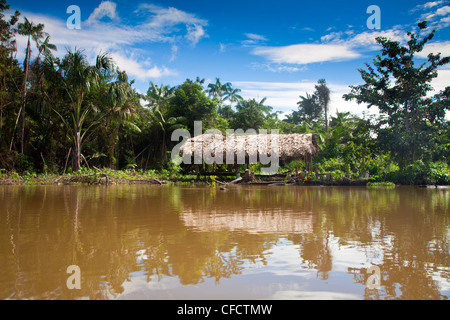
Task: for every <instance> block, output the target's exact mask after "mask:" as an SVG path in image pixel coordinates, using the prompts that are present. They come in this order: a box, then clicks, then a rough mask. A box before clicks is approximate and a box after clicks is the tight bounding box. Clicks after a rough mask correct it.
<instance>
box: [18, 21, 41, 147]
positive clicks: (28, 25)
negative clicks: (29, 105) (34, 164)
mask: <svg viewBox="0 0 450 320" xmlns="http://www.w3.org/2000/svg"><path fill="white" fill-rule="evenodd" d="M17 33H18V34H20V35H22V36H26V37H27V48H26V52H25V60H24V63H23V64H24V78H23V93H22V94H23V97H22V99H23V101H22V106H21V108H20V111H19V115H20V153H23V152H24V138H25V114H26V109H25V106H26V98H27V91H28V81H29V74H30V65H31V40H34V42H35V43H36V46H39V40H40V39H42V38H44V37H45V36H47V34H46V33H45V32H44V25H43V24H42V23H39V24H37V25H36V24H34V23H33V22H31V21H29V20H28V19H27V18H25V21H24V22H22V23H19V24H18V28H17Z"/></svg>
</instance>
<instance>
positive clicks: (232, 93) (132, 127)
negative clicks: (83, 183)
mask: <svg viewBox="0 0 450 320" xmlns="http://www.w3.org/2000/svg"><path fill="white" fill-rule="evenodd" d="M9 9H10V8H9V5H8V4H7V3H6V1H5V0H0V29H1V31H0V32H1V39H0V41H1V45H0V66H1V67H0V169H1V170H2V171H1V172H0V175H2V174H10V173H11V172H14V173H16V174H18V175H22V176H24V175H25V176H26V175H36V174H44V175H50V174H53V175H58V174H59V175H62V174H69V173H73V172H79V171H83V170H85V168H89V169H91V168H109V169H112V170H131V169H132V170H136V171H140V172H147V171H149V170H152V172H163V171H164V172H176V173H177V174H182V173H183V168H182V167H179V166H176V165H175V164H173V163H172V162H171V161H170V159H171V157H170V150H171V149H172V147H173V145H174V144H176V143H177V142H172V141H171V139H170V137H171V133H172V132H173V130H175V129H177V128H185V129H188V130H190V131H193V125H194V121H199V120H201V121H203V129H204V130H207V129H209V128H217V129H219V130H221V131H223V132H225V130H226V129H238V128H240V129H244V130H246V129H249V128H253V129H256V130H258V129H267V130H271V129H278V130H279V131H280V133H315V134H316V137H317V140H318V142H319V145H320V154H319V156H317V157H316V158H315V159H314V163H313V165H314V168H315V171H317V172H332V173H333V175H334V176H335V177H344V176H347V177H349V176H350V177H351V178H358V177H360V176H361V175H363V174H364V173H365V172H369V174H370V177H371V178H372V179H373V180H374V181H392V182H394V183H401V184H414V183H415V184H424V183H439V184H448V182H449V177H450V169H449V164H450V130H449V121H448V120H447V119H446V118H445V115H446V111H449V110H450V87H447V88H446V89H445V90H444V91H442V92H439V93H437V94H432V92H433V91H434V89H433V88H432V86H431V85H430V84H431V81H432V80H433V79H434V78H436V77H437V76H438V72H437V71H438V69H439V68H440V67H442V66H444V65H446V64H448V63H449V62H450V57H442V56H441V54H439V53H436V54H430V55H428V58H427V59H422V60H423V61H422V60H419V59H418V58H417V54H418V53H419V52H421V51H422V50H423V49H424V47H425V46H426V45H427V43H428V42H429V41H430V40H432V38H433V37H434V35H435V31H434V30H433V31H431V30H429V28H428V27H427V23H426V21H424V22H422V23H420V24H419V25H418V26H417V28H416V30H414V31H411V32H408V36H409V39H410V40H409V41H408V43H407V44H406V45H403V44H401V43H398V42H395V41H392V40H390V39H386V38H383V37H380V38H377V39H376V40H377V42H378V44H379V45H380V48H381V52H380V53H379V54H378V55H377V56H376V57H374V59H373V61H372V62H371V63H367V64H366V65H365V66H364V67H363V68H361V69H360V70H359V72H360V74H361V77H362V79H363V82H364V84H362V85H357V86H352V87H351V88H350V90H349V93H348V94H346V95H345V96H344V98H345V99H346V100H354V101H357V102H358V103H364V104H367V105H368V106H369V107H376V108H378V109H379V116H377V117H375V116H370V117H369V116H364V117H359V116H356V115H353V114H350V113H346V112H337V113H336V114H330V112H329V103H330V89H329V87H328V85H327V82H326V80H325V79H320V80H319V81H318V82H317V85H316V87H315V91H314V92H310V93H307V94H305V95H304V96H299V102H298V105H297V106H293V109H295V110H294V111H293V112H292V113H291V114H289V115H288V116H287V117H286V118H283V119H280V113H279V112H275V111H274V110H273V108H272V107H270V106H268V105H267V104H266V99H262V100H260V101H258V100H256V99H243V98H242V97H241V96H240V93H241V92H240V90H239V89H238V88H234V87H233V85H232V84H231V83H222V82H221V80H220V79H219V78H218V79H216V81H215V82H214V83H209V84H206V82H205V80H204V79H202V78H201V77H197V78H196V79H195V80H193V79H187V80H186V81H184V83H182V84H180V85H178V86H174V87H172V86H165V85H157V84H155V83H153V82H151V83H150V84H149V88H148V91H147V93H146V94H139V93H138V92H137V91H136V89H134V88H133V80H131V79H129V78H128V76H127V73H126V72H125V71H123V70H120V69H119V68H118V67H117V66H116V65H115V63H114V61H113V59H112V58H111V56H110V55H109V54H108V53H99V55H98V56H97V58H96V60H95V62H94V63H92V62H90V61H88V59H87V57H86V55H85V53H84V51H83V49H82V48H79V49H77V48H75V49H70V50H68V51H67V52H66V53H65V54H64V56H63V57H61V58H60V57H57V56H56V52H57V50H58V49H59V48H57V47H56V46H55V45H53V44H52V42H51V35H49V34H48V33H46V32H45V26H44V25H42V24H39V22H38V21H37V22H36V21H29V20H28V19H27V18H25V17H22V16H21V14H20V13H19V12H17V11H16V13H15V14H14V15H12V16H8V17H7V16H6V11H7V10H9ZM19 35H20V36H25V37H27V39H28V41H27V47H26V52H25V60H24V61H18V60H17V59H16V56H17V46H16V37H17V36H19ZM299 166H302V163H301V162H300V161H293V162H291V163H283V164H282V168H281V169H280V170H285V171H288V170H292V169H293V168H295V167H299ZM254 169H255V170H257V169H258V166H255V168H254Z"/></svg>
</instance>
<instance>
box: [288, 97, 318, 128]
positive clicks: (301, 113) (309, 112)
mask: <svg viewBox="0 0 450 320" xmlns="http://www.w3.org/2000/svg"><path fill="white" fill-rule="evenodd" d="M300 99H301V100H300V101H299V102H298V103H297V104H298V111H294V112H293V113H292V119H293V121H294V122H295V124H299V123H300V122H303V121H305V120H306V119H309V120H311V121H313V122H314V121H317V120H320V119H321V117H322V114H323V112H324V110H323V107H322V106H321V105H320V104H319V99H318V97H317V96H316V95H314V94H309V93H306V97H305V96H300Z"/></svg>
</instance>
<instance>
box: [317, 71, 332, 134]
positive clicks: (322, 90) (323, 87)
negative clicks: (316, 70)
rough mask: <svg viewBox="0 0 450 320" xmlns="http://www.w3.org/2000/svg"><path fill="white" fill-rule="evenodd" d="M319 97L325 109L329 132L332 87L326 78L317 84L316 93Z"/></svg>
mask: <svg viewBox="0 0 450 320" xmlns="http://www.w3.org/2000/svg"><path fill="white" fill-rule="evenodd" d="M314 95H315V96H316V97H317V100H318V103H319V105H320V106H321V107H322V109H323V113H324V115H325V129H326V131H327V133H328V105H329V103H330V99H331V98H330V89H329V88H328V86H327V82H326V81H325V79H320V80H319V81H318V83H317V85H316V91H315V94H314Z"/></svg>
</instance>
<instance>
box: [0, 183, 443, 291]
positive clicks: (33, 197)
mask: <svg viewBox="0 0 450 320" xmlns="http://www.w3.org/2000/svg"><path fill="white" fill-rule="evenodd" d="M449 202H450V190H448V189H437V190H434V189H419V188H409V187H405V188H403V187H402V188H396V189H367V188H341V187H336V188H321V187H317V188H304V187H267V186H264V187H254V186H251V187H234V188H229V190H227V191H222V190H220V189H218V188H203V187H175V186H164V187H160V186H114V187H101V186H100V187H81V186H77V187H74V186H45V187H26V186H7V187H0V299H80V298H89V299H117V298H138V299H139V298H186V299H195V298H205V297H212V298H214V297H219V298H236V297H240V298H245V299H253V298H263V299H272V298H293V299H297V298H311V297H312V298H324V297H325V298H326V297H332V298H336V297H338V298H347V297H352V298H357V299H397V298H400V299H446V298H447V296H448V295H449V293H450V289H449V287H450V286H449V283H450V280H449V276H450V254H449V235H450V233H449V230H450V229H449V225H450V224H449V218H450V212H449ZM69 265H78V266H79V267H80V269H81V272H82V285H81V290H68V289H67V287H66V280H67V277H68V276H69V275H68V274H67V273H66V268H67V267H68V266H69ZM371 265H377V266H378V267H379V268H380V270H381V287H380V288H379V289H378V290H377V289H372V290H370V289H368V288H367V286H366V283H367V280H368V277H369V276H370V274H368V273H367V268H368V267H369V266H371ZM136 288H139V290H137V289H136ZM239 294H241V296H240V295H239Z"/></svg>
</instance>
